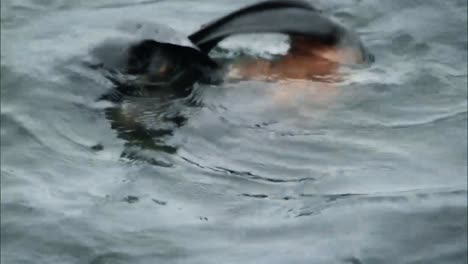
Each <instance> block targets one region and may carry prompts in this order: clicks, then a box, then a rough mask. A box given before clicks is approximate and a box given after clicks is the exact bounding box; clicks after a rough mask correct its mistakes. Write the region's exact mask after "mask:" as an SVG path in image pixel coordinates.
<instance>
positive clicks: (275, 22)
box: [189, 0, 345, 53]
mask: <svg viewBox="0 0 468 264" xmlns="http://www.w3.org/2000/svg"><path fill="white" fill-rule="evenodd" d="M242 33H285V34H290V35H294V34H297V35H305V36H308V37H311V38H316V39H317V40H320V41H323V42H325V43H328V44H335V43H337V42H338V41H339V40H340V39H341V37H342V35H343V34H344V33H345V30H344V28H342V27H341V26H340V25H339V24H337V23H335V22H333V21H332V20H330V19H329V18H327V17H325V16H323V15H321V13H320V11H319V10H317V9H316V8H314V7H313V6H311V5H310V4H308V3H307V2H304V1H299V0H273V1H266V2H261V3H258V4H254V5H251V6H247V7H245V8H242V9H239V10H237V11H235V12H233V13H231V14H229V15H227V16H224V17H222V18H220V19H217V20H215V21H213V22H211V23H209V24H207V25H206V26H204V27H203V28H202V29H200V30H199V31H197V32H195V33H193V34H192V35H190V36H189V39H190V40H191V41H192V42H193V43H194V44H195V45H197V46H198V47H199V48H200V50H201V51H203V52H206V53H208V52H209V51H210V50H211V49H212V48H213V47H215V46H216V45H217V44H218V43H219V42H220V41H221V40H223V39H224V38H226V37H228V36H230V35H234V34H242Z"/></svg>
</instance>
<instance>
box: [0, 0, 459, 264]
mask: <svg viewBox="0 0 468 264" xmlns="http://www.w3.org/2000/svg"><path fill="white" fill-rule="evenodd" d="M252 2H254V1H247V0H243V1H228V0H217V1H208V0H203V1H178V0H177V1H137V0H134V1H130V0H119V1H110V0H100V1H84V0H82V1H64V0H48V1H32V0H20V1H17V0H10V1H2V3H1V5H2V6H1V11H2V13H1V216H2V217H1V262H2V263H5V264H9V263H48V264H49V263H92V264H98V263H100V264H103V263H353V264H355V263H425V264H428V263H467V253H466V252H467V49H468V44H467V43H468V42H467V15H466V13H467V2H466V1H457V0H447V1H440V0H424V1H422V0H420V1H419V0H418V1H406V0H392V1H376V0H360V1H358V0H356V1H352V0H343V1H338V0H333V1H325V0H323V1H314V2H313V4H315V5H316V6H317V7H319V8H321V9H323V10H324V12H325V13H326V14H328V15H330V16H332V17H333V18H334V19H336V20H339V21H341V22H342V23H343V24H345V25H347V26H348V27H350V28H353V29H354V30H356V31H357V32H358V33H359V34H360V35H361V37H362V39H363V41H364V43H365V44H366V46H368V48H369V49H370V51H371V52H372V53H374V54H375V56H376V58H377V60H376V62H375V63H374V64H373V65H372V66H370V67H368V68H360V69H348V70H347V73H346V78H345V80H344V81H342V82H340V83H338V84H336V87H335V88H334V89H332V91H333V92H330V90H327V91H325V92H324V91H322V90H320V89H319V90H318V91H316V90H315V89H314V88H313V87H315V86H316V85H317V84H314V83H312V82H311V83H306V85H310V86H311V89H310V90H308V89H291V92H289V90H286V91H287V92H286V94H287V96H289V97H288V98H287V99H286V100H283V99H284V98H283V97H280V98H283V99H280V100H278V98H277V97H275V96H274V95H275V94H276V95H278V94H281V91H283V93H284V91H285V90H281V89H284V87H282V86H283V85H282V84H278V83H271V82H262V81H254V80H252V81H241V82H227V83H225V84H223V85H219V86H203V85H199V86H197V87H196V88H195V91H194V93H193V94H192V95H190V96H189V97H188V98H179V99H171V100H162V99H158V98H143V99H141V98H140V99H135V98H133V99H132V98H129V99H127V100H125V102H124V106H119V107H125V109H126V110H127V111H128V112H129V113H130V114H132V115H133V116H134V117H135V118H138V119H139V121H141V122H142V123H144V124H145V128H147V129H151V130H154V131H159V132H161V131H169V132H168V133H162V132H161V134H160V135H158V136H154V137H150V140H149V141H148V140H147V141H145V142H143V143H142V142H139V141H138V140H135V139H134V137H133V136H132V135H134V134H132V133H131V132H132V131H126V130H122V129H120V128H119V127H118V125H117V124H115V120H113V119H112V118H109V116H110V115H112V112H109V111H110V110H109V109H112V105H111V104H110V103H107V102H103V101H97V99H98V98H99V97H100V96H101V95H102V94H104V93H106V92H108V91H109V90H110V89H111V88H112V85H111V83H110V82H109V81H108V80H106V78H104V77H103V76H102V75H101V74H100V73H98V72H95V71H93V70H91V69H89V68H87V67H85V66H84V64H83V61H85V59H86V57H87V56H88V55H89V52H90V50H91V49H93V48H94V47H96V46H97V45H99V43H101V42H102V41H104V40H105V39H108V38H112V37H116V36H119V34H121V33H120V32H119V31H117V30H116V25H119V24H121V23H125V21H127V20H128V21H129V20H147V21H149V22H158V23H161V24H165V25H169V26H171V27H172V28H174V29H176V30H177V31H180V32H181V33H183V34H189V33H190V32H193V31H194V30H196V29H198V28H199V27H200V26H201V25H202V24H204V23H206V22H208V21H210V20H211V19H214V18H216V17H218V16H221V15H222V14H225V13H227V12H229V11H232V10H234V9H236V8H239V7H241V6H243V5H246V4H249V3H252ZM221 46H222V47H223V48H224V49H227V50H229V53H230V55H229V56H235V54H237V53H240V52H247V53H250V54H254V55H258V56H268V55H271V54H278V53H283V52H284V51H285V50H286V49H287V42H286V41H285V39H284V37H281V36H274V35H261V36H243V37H236V38H233V39H230V40H227V41H225V42H223V43H222V44H221ZM218 55H219V54H218ZM219 56H222V55H219ZM325 90H326V89H325ZM324 93H325V95H324ZM320 96H325V99H323V98H321V97H320ZM193 101H195V102H196V103H193ZM174 120H176V121H174ZM148 144H149V145H150V147H147V146H148Z"/></svg>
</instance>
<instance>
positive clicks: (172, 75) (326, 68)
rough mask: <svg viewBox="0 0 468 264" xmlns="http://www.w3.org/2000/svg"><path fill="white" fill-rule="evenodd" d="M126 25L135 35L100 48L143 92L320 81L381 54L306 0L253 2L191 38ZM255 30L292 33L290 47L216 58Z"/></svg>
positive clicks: (133, 88)
mask: <svg viewBox="0 0 468 264" xmlns="http://www.w3.org/2000/svg"><path fill="white" fill-rule="evenodd" d="M120 29H121V30H123V31H125V32H126V33H128V38H126V39H118V40H116V39H114V40H110V41H108V42H107V43H104V44H103V45H101V47H99V48H97V49H95V50H94V53H93V54H94V56H95V58H97V59H98V60H99V61H100V62H101V64H102V65H103V68H105V69H107V74H106V75H107V77H109V79H111V80H112V81H113V82H114V83H115V84H116V85H117V86H118V87H119V89H120V90H121V92H123V93H125V94H132V95H139V96H149V95H151V94H152V93H153V92H157V91H161V90H162V91H164V90H168V89H172V90H173V91H174V92H177V93H179V94H181V95H184V94H187V93H188V92H189V91H190V87H191V86H193V84H194V83H197V82H206V83H219V82H222V81H223V80H225V79H229V78H245V79H252V78H269V77H271V76H274V78H277V79H288V78H292V79H314V78H315V77H317V76H318V77H320V76H324V75H333V74H334V73H335V72H336V71H337V68H338V67H339V66H340V65H342V64H356V63H359V64H361V63H370V62H372V61H373V60H374V57H373V55H372V54H370V53H369V52H367V49H366V48H365V47H364V45H363V43H362V41H361V40H360V38H359V36H358V35H357V34H356V33H355V32H353V31H352V30H350V29H347V28H345V27H344V26H343V25H341V24H340V23H338V22H336V21H334V20H332V19H330V18H328V17H326V16H325V15H323V13H322V12H321V11H320V10H318V9H317V8H315V7H313V6H312V5H310V4H309V3H307V2H304V1H301V0H271V1H266V2H261V3H257V4H253V5H250V6H247V7H244V8H241V9H239V10H236V11H234V12H232V13H230V14H227V15H226V16H223V17H221V18H218V19H216V20H214V21H212V22H209V23H207V24H205V25H204V26H203V27H202V28H201V29H200V30H198V31H196V32H194V33H192V34H191V35H189V36H183V35H181V34H179V33H177V32H176V31H175V30H172V29H170V28H168V27H166V26H164V25H160V24H155V23H142V22H129V23H126V24H125V25H122V26H121V27H120ZM252 33H282V34H286V35H288V36H289V38H290V49H289V51H288V52H287V54H285V55H284V56H281V57H279V58H275V59H273V60H264V59H252V60H242V61H241V62H239V61H238V62H234V63H229V64H227V65H226V64H225V63H223V62H221V61H216V60H215V59H212V58H211V57H210V56H209V53H210V51H211V50H212V49H213V48H214V47H216V46H217V45H218V44H219V42H221V41H222V40H224V39H226V38H228V37H229V36H232V35H239V34H252Z"/></svg>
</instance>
